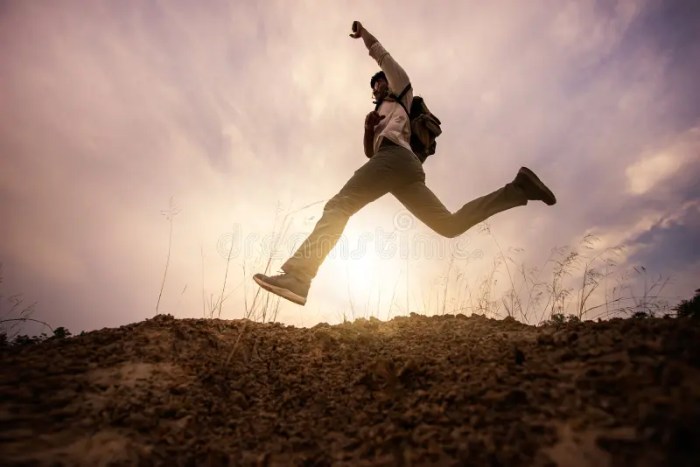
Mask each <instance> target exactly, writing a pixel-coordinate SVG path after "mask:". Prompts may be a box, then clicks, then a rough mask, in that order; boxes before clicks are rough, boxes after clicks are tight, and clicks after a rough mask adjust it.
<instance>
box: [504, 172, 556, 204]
mask: <svg viewBox="0 0 700 467" xmlns="http://www.w3.org/2000/svg"><path fill="white" fill-rule="evenodd" d="M513 184H514V185H516V186H518V187H519V188H520V189H521V190H523V192H525V196H527V199H528V200H534V201H544V204H547V205H549V206H551V205H553V204H555V203H556V202H557V198H556V196H554V193H552V190H550V189H549V188H547V185H545V184H544V183H542V180H540V179H539V178H538V177H537V175H535V172H533V171H532V170H530V169H528V168H527V167H520V170H519V171H518V175H516V176H515V180H513Z"/></svg>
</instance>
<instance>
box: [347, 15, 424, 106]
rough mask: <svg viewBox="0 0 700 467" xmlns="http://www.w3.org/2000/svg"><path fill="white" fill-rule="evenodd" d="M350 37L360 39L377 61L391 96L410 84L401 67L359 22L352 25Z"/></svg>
mask: <svg viewBox="0 0 700 467" xmlns="http://www.w3.org/2000/svg"><path fill="white" fill-rule="evenodd" d="M350 37H352V38H355V39H359V38H360V37H361V38H362V40H363V41H364V43H365V46H366V47H367V50H369V54H370V56H371V57H372V58H374V59H375V60H376V61H377V64H378V65H379V67H380V68H381V69H382V71H383V72H384V74H385V75H386V78H387V81H388V82H389V90H390V91H391V92H392V93H393V94H399V93H401V91H403V90H404V88H405V87H406V86H407V85H408V84H409V83H410V82H411V81H410V79H409V78H408V74H406V72H405V71H404V69H403V68H402V67H401V65H399V64H398V63H397V62H396V60H394V58H393V57H392V56H391V55H390V54H389V52H387V51H386V49H384V47H383V46H382V44H380V43H379V41H378V40H377V38H376V37H374V36H373V35H372V34H371V33H370V32H369V31H368V30H366V29H365V28H364V27H363V26H362V23H360V22H359V21H355V22H353V23H352V33H351V34H350Z"/></svg>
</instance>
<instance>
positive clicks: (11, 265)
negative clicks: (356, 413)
mask: <svg viewBox="0 0 700 467" xmlns="http://www.w3.org/2000/svg"><path fill="white" fill-rule="evenodd" d="M436 5H438V4H436V3H435V2H427V1H426V2H422V1H420V2H419V1H411V2H406V1H387V2H376V1H327V2H321V1H296V0H279V1H272V0H270V1H231V0H229V1H226V0H220V1H219V0H211V1H207V2H205V3H202V2H196V1H189V0H187V1H185V0H181V1H175V0H169V1H165V0H161V1H158V0H153V1H146V0H138V1H136V0H128V1H124V0H121V1H64V0H60V1H43V2H42V1H32V2H29V1H22V0H5V1H3V2H1V3H0V57H2V58H1V59H0V109H1V110H0V157H1V159H0V240H1V241H0V262H1V263H2V276H3V283H2V284H1V285H0V287H1V288H2V293H3V294H4V297H5V299H6V298H7V297H8V295H11V294H18V293H21V294H23V297H24V299H25V303H26V304H29V303H33V302H36V307H35V314H34V317H35V318H38V319H42V320H45V321H48V322H49V323H50V324H52V325H54V326H61V325H62V326H66V327H68V328H69V329H70V330H72V331H74V332H77V331H80V330H91V329H97V328H102V327H106V326H108V327H111V326H119V325H123V324H127V323H130V322H134V321H140V320H143V319H145V318H149V317H152V316H153V315H154V314H155V308H156V302H157V299H158V295H159V291H160V289H161V282H162V280H163V277H164V269H165V264H166V258H167V254H168V246H169V229H170V223H169V222H168V219H167V218H166V216H164V215H163V211H167V210H168V209H169V208H170V206H171V205H172V206H173V207H174V208H175V209H176V212H177V214H176V215H175V216H174V217H173V219H172V231H173V234H172V248H171V254H170V262H169V265H168V271H167V275H166V276H165V285H164V287H163V295H162V298H161V301H160V305H159V311H160V312H164V313H171V314H173V315H175V316H176V317H201V316H203V315H204V314H206V313H207V310H208V309H209V308H210V307H211V301H212V300H214V301H215V300H216V297H219V296H220V295H221V293H222V288H224V287H223V281H224V277H226V287H225V289H224V295H225V296H226V297H227V298H226V300H225V302H224V304H223V306H222V311H221V317H222V318H228V319H232V318H240V317H242V316H243V314H244V313H245V309H246V306H248V307H250V303H251V300H252V298H253V296H254V295H255V291H256V287H255V285H254V283H253V282H252V280H251V279H250V276H251V275H252V274H253V273H254V272H258V271H262V270H264V268H265V264H266V259H267V258H268V257H270V247H271V245H272V244H273V243H274V242H272V241H271V239H273V238H274V233H278V234H280V235H279V236H278V237H279V239H280V241H279V242H278V244H277V249H276V251H273V252H272V261H271V264H270V271H272V272H276V271H277V270H278V268H279V266H280V265H281V263H282V262H283V261H284V259H285V258H286V257H287V255H289V254H290V253H291V252H292V251H293V249H294V246H295V245H297V244H298V243H299V242H300V241H301V239H303V238H304V236H305V235H306V234H307V233H309V232H310V231H311V229H312V228H313V225H314V223H315V221H316V220H317V219H318V217H319V215H320V213H321V210H322V207H323V203H324V202H325V201H326V200H328V199H329V198H330V197H331V196H332V195H333V194H335V193H336V192H337V191H338V189H339V188H340V187H341V186H342V185H343V183H344V182H345V181H346V180H347V179H348V178H349V177H350V175H351V174H352V172H353V171H354V170H355V169H357V168H358V167H359V166H360V165H361V164H362V163H363V162H364V160H365V157H364V155H363V151H362V143H361V139H362V129H363V127H362V123H363V119H364V116H365V114H366V113H367V112H368V111H370V110H371V109H372V103H371V94H370V88H369V77H370V76H371V75H372V74H373V73H374V72H375V71H376V70H377V65H376V63H374V62H373V60H372V59H371V58H370V57H369V55H368V54H367V51H366V49H365V48H364V46H363V43H362V41H360V40H353V39H351V38H349V37H348V33H349V29H350V24H351V22H352V21H353V20H355V19H359V20H361V21H362V22H363V24H364V25H365V27H366V28H367V29H368V30H370V31H371V32H373V33H374V34H375V36H376V37H377V38H378V39H379V40H380V41H381V42H382V43H383V45H384V46H385V47H386V48H387V50H389V52H390V53H392V55H393V56H394V57H395V58H396V60H397V61H398V62H399V63H400V64H402V66H403V67H404V68H405V69H406V71H407V72H408V74H409V76H410V77H411V80H412V82H413V86H414V89H415V91H416V94H420V95H423V96H424V97H425V99H426V102H427V103H428V104H429V106H430V108H431V110H433V111H434V113H436V114H437V115H438V116H439V117H440V118H441V120H442V121H443V130H444V134H443V136H441V137H440V139H439V140H438V153H437V154H436V155H435V156H433V157H431V158H430V159H429V160H428V161H427V162H426V163H425V166H424V168H425V171H426V174H427V183H428V185H429V186H430V187H431V188H432V189H433V191H435V192H436V193H437V194H438V196H440V197H441V199H442V200H443V202H444V203H445V205H446V206H448V207H449V208H450V209H452V210H456V209H458V208H459V207H460V206H461V205H462V204H463V203H465V202H467V201H469V200H470V199H472V198H474V197H477V196H480V195H482V194H485V193H487V192H490V191H492V190H494V189H497V188H499V187H500V186H502V185H503V184H504V183H506V182H508V181H510V180H511V179H512V178H513V176H514V175H515V173H516V172H517V170H518V168H519V167H520V166H522V165H527V166H528V167H530V168H532V169H534V170H535V171H536V172H537V173H538V174H539V175H540V176H541V178H542V179H543V180H544V181H545V182H546V183H548V184H549V185H550V186H551V187H552V189H553V190H554V191H555V193H556V194H557V197H558V200H559V202H558V204H557V205H556V206H554V207H547V206H545V205H544V204H542V203H535V204H530V205H528V206H526V207H520V208H517V209H514V210H512V211H508V212H506V213H501V214H499V215H497V216H495V217H493V218H492V219H491V220H490V221H489V224H488V227H489V232H490V233H489V232H484V229H481V228H474V229H472V230H470V231H469V232H467V233H466V234H465V235H463V236H462V237H460V238H458V239H454V240H450V241H448V240H445V239H441V238H440V237H438V236H437V235H436V234H433V233H432V232H430V231H429V230H428V229H427V228H426V227H425V226H422V225H420V224H419V223H417V222H416V221H415V220H413V219H412V218H411V217H410V216H408V215H407V214H406V212H405V211H404V210H403V209H402V207H401V205H400V204H399V203H398V202H397V201H396V200H395V199H393V198H392V197H391V196H387V197H385V198H382V199H381V200H379V201H377V202H375V203H373V204H372V205H370V206H368V207H367V208H366V209H364V210H362V211H361V212H360V213H358V214H357V215H356V216H355V217H353V219H352V220H351V221H350V223H349V224H348V228H347V230H346V233H345V236H344V237H343V239H342V240H341V244H340V245H339V247H338V248H337V250H336V251H334V252H333V253H332V254H331V257H330V258H329V259H328V261H327V262H326V263H325V264H324V265H323V267H322V268H321V270H320V272H319V276H318V277H317V279H316V281H315V282H314V284H313V287H312V289H311V293H310V297H309V302H308V304H307V306H306V307H303V308H302V307H298V306H295V305H293V304H291V303H283V304H282V305H281V308H280V310H279V316H278V319H279V320H280V321H282V322H285V323H288V324H294V325H302V326H311V325H314V324H315V323H317V322H319V321H326V322H329V323H334V322H338V321H339V320H341V319H342V317H343V314H345V315H346V316H350V315H351V314H354V315H356V316H365V315H367V314H372V315H375V316H377V315H378V316H379V317H380V318H382V319H384V318H386V317H388V316H394V315H397V314H402V313H406V312H407V310H408V311H420V312H426V313H433V312H436V311H438V309H441V307H442V304H441V300H442V303H447V306H448V310H449V306H458V305H464V304H472V305H473V304H474V301H475V300H476V299H475V298H474V296H475V295H479V293H481V295H482V296H483V288H482V289H480V288H479V284H482V285H483V284H484V283H485V282H484V281H485V279H484V278H489V277H491V278H492V279H493V281H495V283H497V285H494V289H495V288H498V287H506V288H507V287H510V286H509V285H508V284H516V283H517V268H518V267H520V266H525V267H526V268H530V267H539V268H540V269H541V271H543V272H542V273H541V279H543V280H547V274H548V273H547V272H546V270H547V268H548V267H549V268H550V270H551V268H552V267H555V266H554V264H553V263H552V262H551V259H552V258H554V259H556V257H557V256H556V254H555V255H554V256H552V253H551V252H552V249H553V248H555V247H566V246H568V247H570V248H575V247H577V246H580V245H581V243H580V242H581V241H582V239H583V238H584V237H585V236H586V235H587V234H592V235H595V236H596V238H597V240H596V242H595V244H594V249H593V250H581V251H582V252H583V253H584V254H586V255H587V256H588V257H589V258H592V257H594V256H595V255H596V254H598V253H601V255H602V256H601V257H607V253H605V254H603V253H604V252H605V251H606V249H608V248H614V247H621V249H620V250H619V251H618V253H617V254H616V255H615V260H616V263H617V266H616V268H615V271H616V273H615V274H614V275H611V276H610V277H609V278H608V279H606V281H605V284H602V283H601V286H600V287H599V291H602V290H603V285H604V286H605V290H608V295H605V294H603V297H607V300H610V299H612V298H613V295H611V294H610V293H609V291H610V290H611V289H613V288H614V287H615V286H614V284H617V285H618V286H619V284H621V283H622V282H623V281H626V282H625V283H627V285H628V286H629V289H628V290H629V292H628V294H629V297H630V299H636V298H635V297H637V298H638V297H640V296H643V295H644V290H645V289H647V290H648V289H650V288H651V286H652V285H653V284H654V283H655V281H657V280H658V278H662V280H663V281H664V282H666V280H667V283H666V285H665V286H664V288H663V290H662V291H661V292H660V295H662V296H663V297H665V298H667V299H668V300H670V301H671V302H672V303H673V304H675V303H676V302H677V301H679V300H680V299H682V298H690V296H692V293H693V290H694V289H696V288H698V287H700V280H698V278H700V248H697V245H698V239H699V238H700V188H699V187H700V184H698V183H697V179H698V178H699V176H700V157H698V155H699V153H700V86H698V85H697V83H698V77H699V76H700V28H698V27H697V25H698V24H700V7H699V5H700V4H699V3H698V2H696V1H694V0H667V1H661V0H620V1H594V0H567V1H553V0H533V1H528V2H521V1H519V0H508V1H506V0H502V1H501V0H498V1H490V2H486V1H476V0H471V1H451V2H448V1H445V2H440V3H439V7H438V6H436ZM171 203H172V204H171ZM387 239H388V240H387ZM378 245H382V247H381V248H379V247H378ZM455 251H456V252H457V253H458V254H455ZM229 252H230V253H231V254H230V256H231V258H230V260H229V261H227V256H228V254H229ZM505 256H510V257H512V259H513V261H512V262H511V263H510V268H506V267H505V266H504V265H503V264H501V265H498V258H501V257H505ZM548 260H549V262H548ZM494 261H496V266H494ZM590 261H592V260H589V262H590ZM585 262H586V261H582V262H580V263H578V267H579V269H577V271H578V272H577V271H573V272H572V274H571V280H572V281H574V282H572V284H575V283H578V282H577V281H578V279H576V274H579V276H580V274H581V273H580V270H581V269H582V266H583V265H584V264H585ZM595 264H598V265H599V267H602V266H600V265H601V264H602V263H595ZM227 265H228V274H227V272H226V271H227ZM641 266H643V267H644V270H643V272H642V273H639V272H636V273H633V272H630V271H634V269H633V268H634V267H637V271H642V270H641V269H640V267H641ZM494 269H496V270H495V271H494ZM491 273H494V274H493V275H490V274H491ZM550 274H551V273H550ZM514 276H516V277H514ZM445 284H447V287H445ZM571 287H572V288H573V292H572V297H573V296H574V295H575V294H576V293H577V292H576V291H577V290H578V289H577V288H576V286H574V285H572V286H571ZM516 288H517V289H518V291H519V292H521V293H522V292H523V290H524V291H525V292H527V290H528V287H525V286H523V285H522V284H521V285H518V287H516ZM579 288H580V287H579ZM479 290H481V292H479ZM465 291H466V292H465ZM469 294H472V295H470V297H471V298H470V299H469V300H466V299H465V298H464V297H466V296H467V295H469ZM448 296H449V297H451V298H450V299H448V298H447V297H448ZM492 298H493V297H492ZM599 300H602V301H605V300H606V298H600V299H599ZM602 301H600V303H602ZM455 304H456V305H455ZM571 304H572V306H573V302H572V303H571ZM592 304H593V305H595V303H592ZM0 306H2V308H0V311H2V313H3V317H6V316H8V313H9V312H11V311H12V310H11V305H10V304H8V303H7V302H4V303H3V305H0ZM499 306H500V305H499ZM532 313H539V310H534V309H533V310H532Z"/></svg>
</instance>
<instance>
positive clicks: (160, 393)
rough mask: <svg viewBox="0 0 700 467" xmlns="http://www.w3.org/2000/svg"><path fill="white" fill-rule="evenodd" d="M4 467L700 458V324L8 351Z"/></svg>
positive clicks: (168, 324)
mask: <svg viewBox="0 0 700 467" xmlns="http://www.w3.org/2000/svg"><path fill="white" fill-rule="evenodd" d="M0 358H1V359H2V365H1V367H0V464H2V465H90V466H93V465H227V464H230V465H302V464H303V465H347V466H362V465H373V466H374V465H387V466H390V465H441V466H442V465H509V466H510V465H516V466H517V465H527V466H530V465H562V466H596V467H597V466H606V465H609V466H621V465H625V466H628V465H640V466H656V465H674V466H682V465H697V464H696V461H697V459H698V458H700V457H699V456H700V443H699V442H698V441H699V440H700V323H699V322H698V321H697V320H696V321H690V320H683V319H673V318H667V319H627V320H621V319H617V320H611V321H604V322H585V323H567V324H564V325H559V326H547V327H533V326H526V325H523V324H520V323H518V322H516V321H515V320H512V319H505V320H492V319H487V318H485V317H482V316H478V315H474V316H471V317H465V316H463V315H457V316H436V317H424V316H419V315H415V314H412V315H411V316H410V317H400V318H395V319H393V320H391V321H389V322H380V321H377V320H369V321H367V320H358V321H355V322H352V323H345V324H341V325H337V326H329V325H326V324H321V325H318V326H316V327H314V328H310V329H305V328H304V329H299V328H294V327H286V326H283V325H280V324H258V323H254V322H250V321H246V320H239V321H223V320H193V319H192V320H176V319H173V318H172V317H170V316H162V315H160V316H157V317H155V318H154V319H151V320H148V321H145V322H141V323H136V324H132V325H128V326H123V327H121V328H118V329H103V330H100V331H95V332H90V333H87V334H83V335H80V336H77V337H72V338H67V339H59V340H49V341H45V342H43V343H41V344H36V345H28V346H26V347H22V348H17V347H12V348H6V349H4V350H2V351H1V353H0Z"/></svg>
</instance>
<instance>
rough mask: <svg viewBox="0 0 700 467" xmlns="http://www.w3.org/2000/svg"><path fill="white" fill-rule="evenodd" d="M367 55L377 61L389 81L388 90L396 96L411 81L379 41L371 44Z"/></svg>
mask: <svg viewBox="0 0 700 467" xmlns="http://www.w3.org/2000/svg"><path fill="white" fill-rule="evenodd" d="M369 55H370V56H371V57H372V58H373V59H375V60H376V61H377V64H379V68H381V69H382V71H383V72H384V74H385V75H386V79H387V81H388V82H389V92H391V93H392V94H394V95H397V96H398V95H399V94H401V91H403V90H404V89H405V88H406V86H408V84H409V83H410V82H411V81H410V79H409V78H408V75H407V74H406V72H405V71H404V69H403V68H401V65H399V64H398V63H396V60H394V58H393V57H392V56H391V55H390V54H389V52H387V51H386V49H385V48H384V47H383V46H382V44H380V43H379V42H375V43H374V44H372V47H370V49H369Z"/></svg>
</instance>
